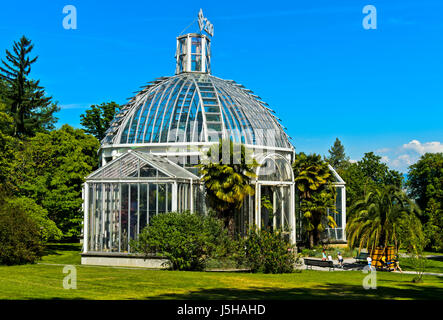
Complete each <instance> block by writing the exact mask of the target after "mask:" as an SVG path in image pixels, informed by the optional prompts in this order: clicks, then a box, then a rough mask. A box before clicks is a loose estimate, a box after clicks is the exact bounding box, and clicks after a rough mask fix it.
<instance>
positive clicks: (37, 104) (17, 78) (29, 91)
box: [0, 36, 59, 137]
mask: <svg viewBox="0 0 443 320" xmlns="http://www.w3.org/2000/svg"><path fill="white" fill-rule="evenodd" d="M33 48H34V45H33V44H32V43H31V41H30V40H29V39H27V38H26V37H25V36H22V37H21V39H20V40H19V41H18V42H14V46H13V48H12V49H13V50H12V52H11V51H9V50H6V61H5V60H3V59H2V60H1V61H2V63H3V67H1V66H0V78H1V79H2V80H3V81H4V83H5V87H6V88H4V90H3V93H2V96H3V97H2V100H3V101H4V102H5V103H6V105H7V109H8V110H7V113H8V114H9V115H10V116H11V117H12V118H13V120H14V128H13V135H14V136H19V137H25V136H33V135H35V133H37V132H45V131H47V130H51V129H53V128H54V124H55V122H56V120H57V118H55V116H54V113H55V112H57V111H58V110H59V107H58V106H57V104H56V103H53V102H52V97H47V96H46V94H45V89H44V88H43V87H42V86H40V81H39V80H33V79H30V78H29V74H30V72H31V66H32V65H33V64H34V63H35V62H36V61H37V58H38V56H36V57H34V58H31V57H30V53H31V51H32V49H33Z"/></svg>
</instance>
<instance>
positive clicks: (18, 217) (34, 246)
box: [0, 202, 43, 265]
mask: <svg viewBox="0 0 443 320" xmlns="http://www.w3.org/2000/svg"><path fill="white" fill-rule="evenodd" d="M42 254H43V246H42V243H41V230H40V227H39V226H38V224H37V223H36V222H35V221H34V220H33V219H32V218H31V217H29V215H28V214H27V213H26V212H25V211H24V210H23V209H22V208H19V207H14V206H12V205H10V204H8V203H6V202H2V203H0V264H5V265H16V264H26V263H34V262H35V261H36V260H37V259H39V258H40V257H41V256H42Z"/></svg>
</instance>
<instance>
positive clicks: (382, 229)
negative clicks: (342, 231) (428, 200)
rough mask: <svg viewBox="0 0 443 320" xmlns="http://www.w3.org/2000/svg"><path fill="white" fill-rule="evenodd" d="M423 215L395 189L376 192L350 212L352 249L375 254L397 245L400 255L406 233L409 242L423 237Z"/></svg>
mask: <svg viewBox="0 0 443 320" xmlns="http://www.w3.org/2000/svg"><path fill="white" fill-rule="evenodd" d="M419 213H420V210H419V208H418V206H417V205H416V204H415V203H414V202H412V201H411V200H410V199H409V198H408V197H407V196H406V194H405V193H404V192H403V191H401V190H399V189H398V188H396V187H395V186H387V187H383V188H374V189H373V190H372V191H370V192H369V193H368V194H367V195H366V197H365V198H364V199H361V200H359V201H357V202H356V203H355V204H354V205H353V206H352V207H351V208H350V216H349V218H348V222H347V226H346V230H347V235H348V241H349V246H350V247H355V246H356V245H357V244H358V246H359V250H361V249H362V248H363V247H364V248H368V249H370V250H373V249H374V248H375V247H377V246H381V247H384V248H386V247H387V246H389V245H394V246H395V250H396V251H397V250H398V248H399V246H400V243H401V240H402V236H401V235H402V234H405V229H406V233H407V238H409V239H408V242H410V238H411V237H412V238H415V237H417V238H420V237H421V235H420V233H421V228H420V222H419V221H418V219H417V216H416V214H419ZM411 243H414V242H411ZM414 249H416V248H414Z"/></svg>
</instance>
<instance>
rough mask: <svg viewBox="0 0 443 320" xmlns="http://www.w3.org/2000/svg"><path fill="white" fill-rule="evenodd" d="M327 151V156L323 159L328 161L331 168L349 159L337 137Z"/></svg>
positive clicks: (339, 165)
mask: <svg viewBox="0 0 443 320" xmlns="http://www.w3.org/2000/svg"><path fill="white" fill-rule="evenodd" d="M328 152H329V157H326V158H325V160H326V161H327V162H329V164H330V165H331V166H332V167H333V168H336V169H337V168H340V167H341V166H342V165H343V163H344V162H347V161H348V160H349V158H348V157H347V156H346V154H345V147H344V146H343V145H342V144H341V141H340V139H338V138H336V139H335V142H334V145H333V146H332V147H331V149H329V150H328Z"/></svg>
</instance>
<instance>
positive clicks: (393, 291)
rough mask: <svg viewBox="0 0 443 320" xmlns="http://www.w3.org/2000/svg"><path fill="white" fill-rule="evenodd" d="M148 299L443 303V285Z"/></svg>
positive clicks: (259, 290)
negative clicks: (414, 300) (440, 301)
mask: <svg viewBox="0 0 443 320" xmlns="http://www.w3.org/2000/svg"><path fill="white" fill-rule="evenodd" d="M148 299H176V300H231V299H232V300H255V299H257V300H322V299H327V300H337V299H358V300H361V299H363V300H367V299H369V300H379V299H417V300H443V286H441V287H437V286H428V285H423V284H412V283H411V284H409V283H404V284H402V287H401V288H393V287H389V286H387V285H379V286H377V288H376V289H368V290H366V289H364V288H363V286H362V285H347V284H337V283H326V284H323V285H320V286H316V287H314V288H289V289H288V288H285V289H280V288H266V287H252V288H250V289H234V288H214V289H200V290H195V291H192V292H190V293H184V294H179V293H170V294H162V295H158V296H155V297H148Z"/></svg>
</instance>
